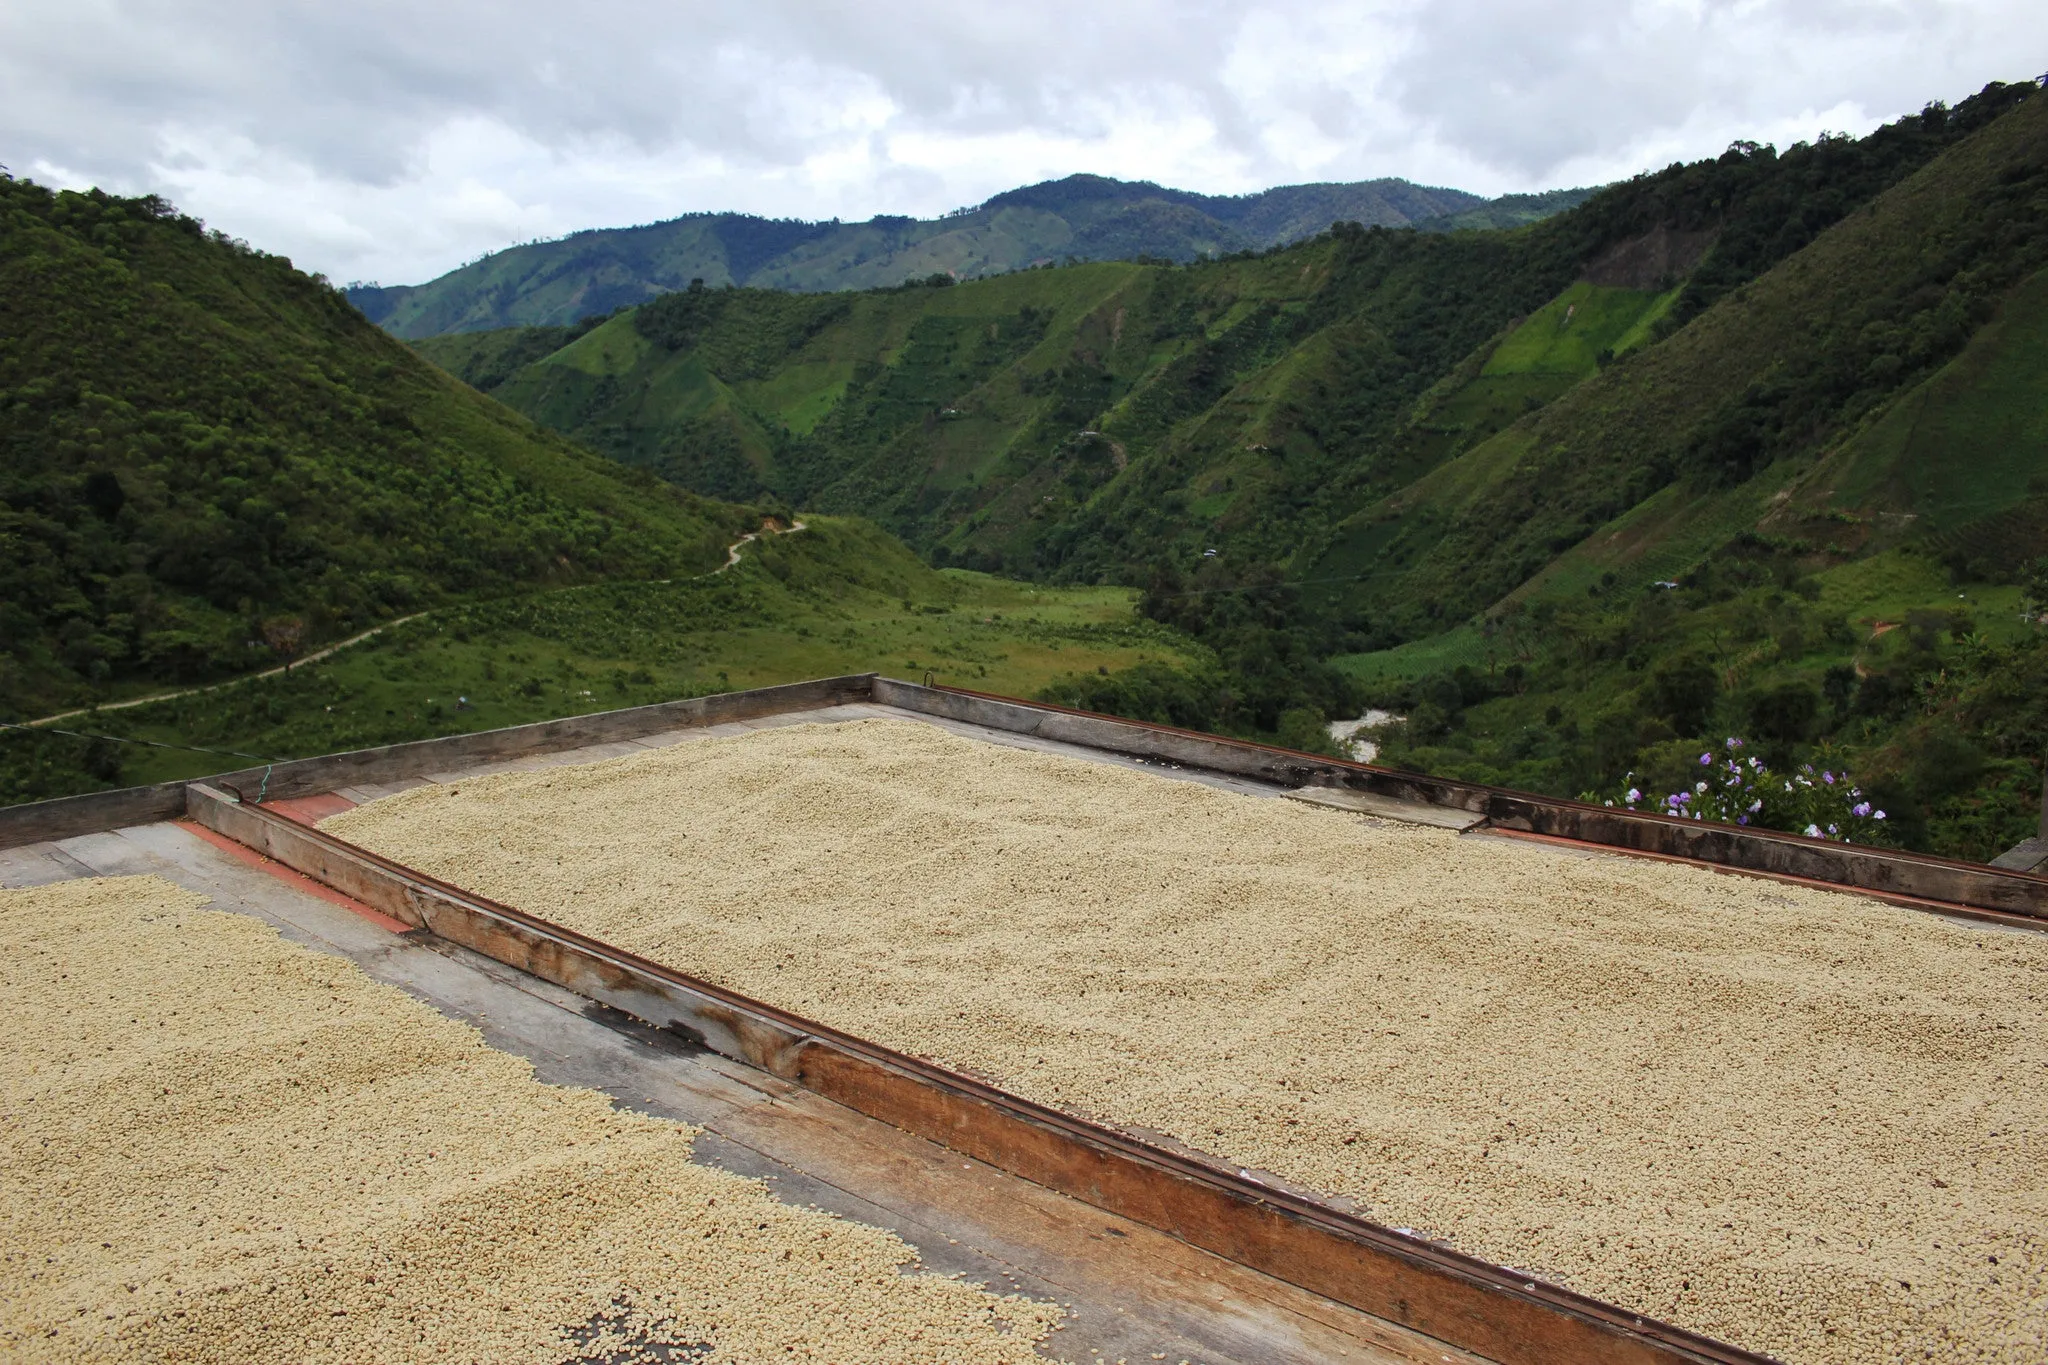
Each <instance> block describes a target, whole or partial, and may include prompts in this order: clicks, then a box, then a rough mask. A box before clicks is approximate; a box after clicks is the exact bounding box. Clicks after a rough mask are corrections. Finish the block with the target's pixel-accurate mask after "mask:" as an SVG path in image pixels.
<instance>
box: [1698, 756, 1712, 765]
mask: <svg viewBox="0 0 2048 1365" xmlns="http://www.w3.org/2000/svg"><path fill="white" fill-rule="evenodd" d="M1713 761H1714V756H1713V755H1712V754H1701V755H1700V766H1701V767H1702V768H1704V767H1706V766H1707V765H1708V764H1709V763H1712V762H1713Z"/></svg>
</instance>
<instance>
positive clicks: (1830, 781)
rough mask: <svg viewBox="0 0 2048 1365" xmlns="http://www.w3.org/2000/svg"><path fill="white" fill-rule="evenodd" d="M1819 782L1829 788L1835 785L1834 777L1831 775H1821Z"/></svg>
mask: <svg viewBox="0 0 2048 1365" xmlns="http://www.w3.org/2000/svg"><path fill="white" fill-rule="evenodd" d="M1820 780H1821V781H1823V782H1825V783H1827V784H1828V785H1829V786H1830V787H1832V786H1834V785H1835V775H1834V774H1833V773H1822V774H1821V775H1820Z"/></svg>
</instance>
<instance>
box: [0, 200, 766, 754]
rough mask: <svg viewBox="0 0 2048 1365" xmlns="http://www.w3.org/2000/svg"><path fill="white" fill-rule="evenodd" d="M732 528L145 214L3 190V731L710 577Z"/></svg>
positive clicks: (262, 269)
mask: <svg viewBox="0 0 2048 1365" xmlns="http://www.w3.org/2000/svg"><path fill="white" fill-rule="evenodd" d="M751 520H752V517H751V514H749V513H747V512H744V511H742V510H741V509H738V508H733V507H727V506H722V505H719V504H716V503H712V502H709V501H707V500H705V499H703V498H701V497H698V496H696V495H694V494H691V493H687V492H685V491H683V490H681V489H678V488H676V487H674V486H673V485H669V484H664V483H662V482H661V481H659V480H657V479H655V478H654V477H652V476H651V475H649V474H648V473H646V472H645V471H634V470H628V469H623V468H621V467H620V466H618V465H617V464H615V463H613V462H611V461H609V460H606V459H603V458H601V457H599V456H596V455H593V454H591V453H590V452H588V451H586V450H583V449H580V448H578V447H577V446H575V445H573V444H571V443H570V442H569V441H567V440H564V439H563V438H561V437H560V436H558V435H555V434H554V433H552V432H548V431H545V430H542V429H540V428H537V427H535V426H534V425H533V424H532V423H531V422H529V421H528V420H526V419H525V418H523V417H521V416H519V415H518V414H516V413H513V412H511V411H509V410H508V409H506V408H504V407H502V406H501V405H499V404H497V403H495V402H493V401H491V400H489V399H486V398H484V397H482V396H481V395H479V394H478V393H476V392H475V391H474V390H472V389H470V388H468V387H466V386H464V385H462V384H460V383H457V382H455V381H454V380H452V379H450V378H449V377H448V376H447V375H446V374H444V373H443V372H441V371H440V370H437V369H435V368H434V367H433V366H431V365H428V364H426V363H425V362H423V361H422V360H420V359H419V357H418V356H416V355H414V354H413V353H412V352H411V351H409V350H408V349H407V348H406V347H404V346H403V345H401V344H399V343H398V342H396V341H394V340H392V339H391V338H390V337H389V336H387V335H386V334H384V333H383V332H380V331H379V330H377V329H376V328H374V327H372V326H370V325H369V324H368V323H366V322H365V321H364V320H363V319H362V317H361V315H360V314H358V313H357V312H356V310H354V309H353V308H351V307H350V306H349V305H348V303H347V301H346V300H345V299H343V298H342V297H341V295H340V294H339V293H338V292H336V291H335V290H334V289H332V288H330V287H329V286H328V285H327V284H326V283H325V282H324V281H322V280H319V279H317V278H312V277H308V276H307V275H304V274H302V273H300V272H299V271H297V270H294V269H293V268H292V265H291V263H290V262H289V261H287V260H284V259H283V258H281V257H276V256H267V255H264V254H263V253H261V252H258V251H253V250H251V249H249V248H248V247H246V246H244V245H242V244H241V243H238V242H233V241H230V240H227V239H226V238H223V237H221V236H219V235H218V234H208V233H206V232H205V231H204V230H203V229H202V228H201V226H200V225H199V224H198V223H197V222H195V221H193V220H192V219H190V218H186V217H182V216H180V215H179V214H177V213H176V212H175V211H174V210H173V209H172V208H170V206H168V205H166V204H164V203H163V202H162V201H160V200H156V199H119V198H114V197H111V196H108V195H104V194H100V193H97V192H95V193H91V194H73V193H62V194H57V193H52V192H51V191H49V190H47V189H44V188H43V187H41V186H39V185H35V184H33V183H30V182H27V181H21V180H14V179H11V178H6V177H4V176H0V712H4V713H5V714H4V716H0V718H6V717H20V716H23V715H36V714H40V713H41V712H42V711H45V710H50V709H55V708H56V707H57V706H58V705H60V704H75V703H79V702H83V701H86V700H89V699H92V698H99V697H107V696H113V695H119V694H121V693H122V692H124V691H132V690H135V689H138V688H141V687H143V686H146V685H151V684H160V683H163V682H167V681H176V680H190V679H199V678H205V677H209V676H217V675H222V674H229V673H234V672H238V671H241V670H245V669H247V668H250V667H253V666H255V665H257V664H260V663H271V662H276V661H277V660H279V659H281V658H289V657H291V656H292V655H293V654H295V653H298V652H302V651H304V650H307V649H310V648H313V647H315V646H317V645H318V644H320V643H321V642H323V641H327V640H332V639H335V638H337V637H341V636H345V635H348V634H350V633H351V632H354V631H357V630H360V629H361V628H363V627H365V626H367V625H370V624H373V623H376V622H378V621H381V620H385V619H388V618H390V617H393V616H396V615H400V614H403V613H405V612H408V611H411V610H414V609H417V608H419V607H421V606H424V605H428V604H431V603H435V602H439V601H444V600H447V599H449V598H451V597H454V596H463V595H476V594H490V593H496V592H502V591H505V590H508V589H510V588H513V587H516V586H520V585H533V584H541V583H550V582H573V581H579V580H583V579H588V578H591V577H595V576H599V575H604V576H627V577H645V576H662V575H667V574H671V573H675V572H679V571H694V570H697V569H701V568H708V567H710V566H712V565H714V564H716V563H718V562H719V560H720V558H721V557H722V555H721V547H722V546H723V545H724V544H725V543H726V542H728V541H729V540H731V539H732V538H733V534H734V533H735V531H736V529H737V528H739V527H741V526H743V525H745V524H747V523H748V522H750V521H751Z"/></svg>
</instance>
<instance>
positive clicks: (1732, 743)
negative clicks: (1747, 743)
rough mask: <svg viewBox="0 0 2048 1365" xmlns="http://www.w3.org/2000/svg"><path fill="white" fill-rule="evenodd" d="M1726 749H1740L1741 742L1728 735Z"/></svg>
mask: <svg viewBox="0 0 2048 1365" xmlns="http://www.w3.org/2000/svg"><path fill="white" fill-rule="evenodd" d="M1728 747H1729V748H1731V749H1740V748H1741V747H1742V741H1741V740H1739V739H1737V738H1736V737H1735V736H1733V735H1730V736H1728Z"/></svg>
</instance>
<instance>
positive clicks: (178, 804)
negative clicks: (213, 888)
mask: <svg viewBox="0 0 2048 1365" xmlns="http://www.w3.org/2000/svg"><path fill="white" fill-rule="evenodd" d="M872 690H873V677H872V675H869V674H856V675H851V676H847V677H840V678H821V679H818V680H816V681H814V682H801V683H790V684H787V685H785V686H782V687H761V688H755V689H753V690H751V691H747V692H727V693H722V694H720V695H718V696H711V697H690V698H686V699H684V700H681V701H665V702H655V703H654V704H652V705H650V706H634V707H629V708H627V709H625V710H622V711H600V712H597V713H595V714H593V715H587V716H570V717H567V718H565V719H562V720H544V721H536V722H534V723H533V724H531V725H514V726H510V727H508V728H506V729H502V730H482V731H478V732H477V733H475V734H468V735H448V736H446V737H444V738H441V739H423V740H416V741H414V742H413V743H410V744H391V745H386V746H383V747H381V748H376V749H357V750H354V751H352V752H350V753H342V754H326V755H323V756H321V757H319V758H302V759H294V760H292V761H290V762H285V763H274V764H270V765H268V766H265V767H255V768H242V769H239V770H237V771H235V772H228V773H217V774H215V775H213V776H211V777H202V778H193V779H190V780H189V781H182V782H165V783H160V784H158V785H156V786H153V787H127V788H123V789H122V790H119V791H111V792H89V793H86V794H84V795H81V796H62V797H58V798H56V799H54V800H50V801H33V802H29V803H27V804H24V805H18V806H8V807H5V808H0V848H17V847H19V846H21V845H23V844H35V843H44V842H51V841H55V840H58V839H66V838H69V837H71V836H72V835H75V834H89V833H92V832H93V831H95V830H107V829H118V828H120V827H121V826H123V825H146V824H150V823H152V822H154V821H159V820H175V819H177V818H178V817H179V816H181V815H183V814H184V813H185V791H186V788H188V787H189V786H191V785H192V783H193V782H204V783H207V784H209V785H212V786H216V787H221V788H224V789H229V790H235V791H243V792H246V793H247V794H248V795H249V796H251V797H254V796H255V795H256V794H257V793H258V792H259V791H261V792H262V793H263V795H264V799H266V800H268V799H273V798H285V797H294V796H311V795H313V794H314V793H316V792H327V791H334V790H337V789H338V788H342V787H355V786H363V785H375V784H379V783H391V782H394V781H399V780H403V779H408V778H420V777H424V776H425V775H426V774H428V773H434V772H447V771H450V770H452V769H458V768H463V767H467V766H471V765H473V764H477V763H483V762H489V761H491V760H494V759H508V758H521V757H526V756H528V755H533V754H548V753H555V752H558V751H560V750H563V749H574V748H581V747H584V746H587V745H597V744H613V743H618V742H620V741H624V740H631V739H637V738H638V737H639V736H641V735H648V734H655V733H659V732H661V731H665V730H676V729H681V728H685V727H696V726H718V725H723V724H732V723H736V722H739V721H744V720H749V719H752V718H753V717H756V716H770V715H777V714H780V713H782V712H784V711H793V710H804V709H810V708H814V707H822V706H836V705H839V704H841V703H844V702H851V701H865V700H866V699H867V698H868V697H869V696H870V695H871V693H872Z"/></svg>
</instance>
